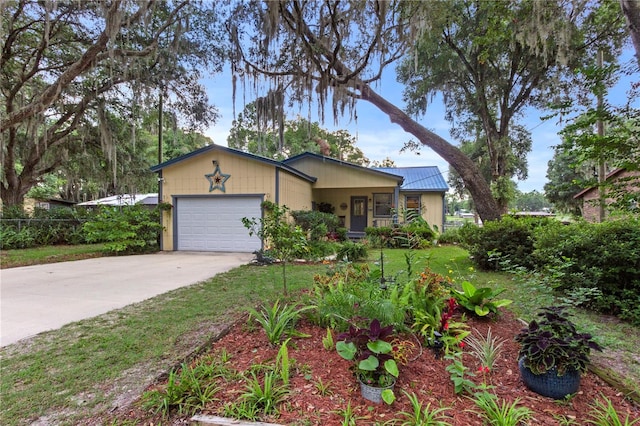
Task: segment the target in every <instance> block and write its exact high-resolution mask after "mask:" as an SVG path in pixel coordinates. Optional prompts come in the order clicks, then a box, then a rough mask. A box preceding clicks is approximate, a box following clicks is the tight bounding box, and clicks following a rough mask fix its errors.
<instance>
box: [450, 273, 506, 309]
mask: <svg viewBox="0 0 640 426" xmlns="http://www.w3.org/2000/svg"><path fill="white" fill-rule="evenodd" d="M461 285H462V290H457V289H452V294H453V296H454V297H455V298H456V300H457V301H458V303H459V304H460V306H462V307H463V308H465V309H466V310H468V311H470V312H474V313H475V314H476V315H478V316H481V317H482V316H486V315H488V314H489V313H491V312H493V313H498V308H501V307H503V306H507V305H510V304H511V302H512V301H511V300H509V299H500V300H493V298H494V297H496V296H498V295H500V294H501V293H502V292H504V290H505V289H503V288H501V289H497V290H494V289H492V288H490V287H481V288H476V287H475V286H474V285H473V284H471V283H470V282H469V281H463V282H462V284H461Z"/></svg>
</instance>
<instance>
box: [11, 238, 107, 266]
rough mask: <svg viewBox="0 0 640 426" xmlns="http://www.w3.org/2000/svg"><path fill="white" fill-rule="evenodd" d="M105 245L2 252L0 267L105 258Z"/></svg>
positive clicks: (51, 247)
mask: <svg viewBox="0 0 640 426" xmlns="http://www.w3.org/2000/svg"><path fill="white" fill-rule="evenodd" d="M103 249H104V244H80V245H75V246H64V245H58V246H44V247H36V248H29V249H21V250H2V251H0V267H1V268H2V269H5V268H15V267H18V266H28V265H41V264H44V263H55V262H66V261H69V260H79V259H87V258H90V257H100V256H104V255H105V254H104V252H103Z"/></svg>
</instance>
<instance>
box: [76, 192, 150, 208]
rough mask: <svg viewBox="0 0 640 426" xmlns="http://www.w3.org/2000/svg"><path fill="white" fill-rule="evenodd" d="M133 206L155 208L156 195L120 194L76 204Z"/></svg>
mask: <svg viewBox="0 0 640 426" xmlns="http://www.w3.org/2000/svg"><path fill="white" fill-rule="evenodd" d="M134 204H143V205H146V206H151V207H155V206H157V205H158V194H157V193H155V192H154V193H149V194H120V195H112V196H110V197H104V198H98V199H97V200H92V201H85V202H84V203H78V205H79V206H82V207H95V206H132V205H134Z"/></svg>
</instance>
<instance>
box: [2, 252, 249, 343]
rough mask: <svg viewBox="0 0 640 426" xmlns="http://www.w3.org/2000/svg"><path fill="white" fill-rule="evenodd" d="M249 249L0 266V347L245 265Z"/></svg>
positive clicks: (165, 253) (164, 253) (247, 260)
mask: <svg viewBox="0 0 640 426" xmlns="http://www.w3.org/2000/svg"><path fill="white" fill-rule="evenodd" d="M251 259H253V254H251V253H193V252H163V253H157V254H147V255H138V256H120V257H102V258H97V259H87V260H78V261H73V262H62V263H52V264H48V265H36V266H25V267H21V268H10V269H3V270H2V271H0V311H1V313H0V346H6V345H9V344H11V343H15V342H17V341H18V340H20V339H24V338H26V337H30V336H33V335H36V334H38V333H41V332H43V331H48V330H54V329H57V328H60V327H62V326H63V325H65V324H68V323H71V322H75V321H79V320H82V319H85V318H90V317H94V316H97V315H101V314H103V313H106V312H109V311H111V310H114V309H118V308H122V307H124V306H126V305H130V304H132V303H136V302H140V301H142V300H145V299H149V298H151V297H153V296H157V295H158V294H162V293H166V292H167V291H170V290H174V289H176V288H179V287H184V286H187V285H190V284H195V283H197V282H200V281H204V280H206V279H208V278H211V277H213V276H214V275H216V274H218V273H220V272H225V271H228V270H230V269H233V268H235V267H237V266H240V265H242V264H246V263H248V262H250V261H251Z"/></svg>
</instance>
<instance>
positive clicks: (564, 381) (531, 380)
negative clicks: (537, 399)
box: [518, 358, 580, 399]
mask: <svg viewBox="0 0 640 426" xmlns="http://www.w3.org/2000/svg"><path fill="white" fill-rule="evenodd" d="M518 367H519V368H520V376H521V377H522V381H523V382H524V384H525V385H527V387H528V388H529V389H531V390H532V391H534V392H535V393H537V394H540V395H542V396H546V397H549V398H553V399H564V398H565V397H566V396H567V395H571V394H574V393H576V392H578V388H579V387H580V372H579V371H576V370H571V371H567V372H566V373H565V374H564V375H562V376H558V373H557V371H556V369H555V368H554V369H552V370H549V371H547V372H546V373H544V374H533V373H532V372H531V370H529V368H528V367H526V366H525V365H524V358H520V361H518Z"/></svg>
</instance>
